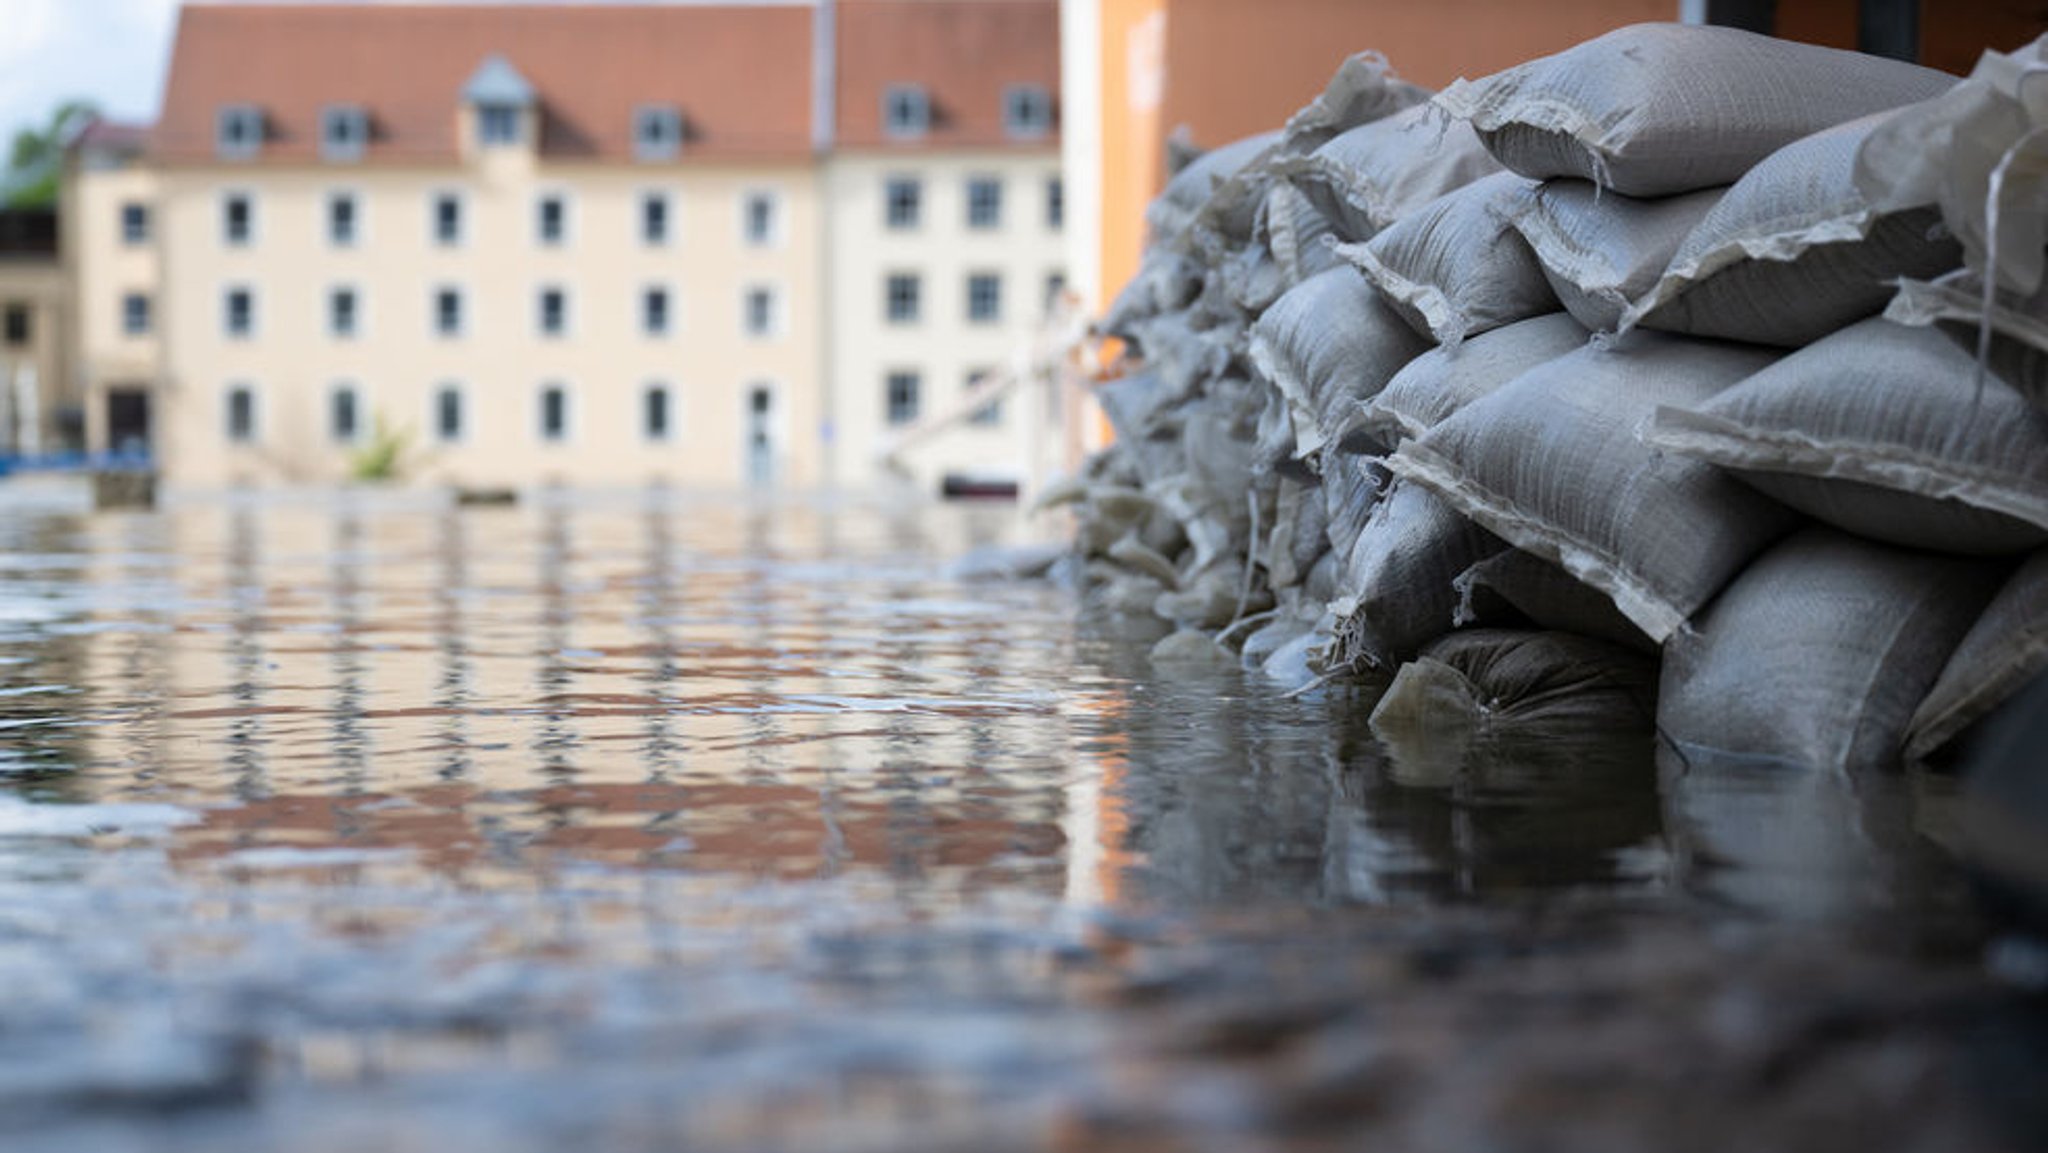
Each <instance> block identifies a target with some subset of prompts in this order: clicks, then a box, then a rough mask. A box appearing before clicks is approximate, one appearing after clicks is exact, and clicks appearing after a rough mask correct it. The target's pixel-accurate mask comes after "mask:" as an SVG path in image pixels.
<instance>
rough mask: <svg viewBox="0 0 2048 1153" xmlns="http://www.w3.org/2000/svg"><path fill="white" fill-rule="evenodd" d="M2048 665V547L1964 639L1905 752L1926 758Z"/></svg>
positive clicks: (1924, 704) (1916, 718)
mask: <svg viewBox="0 0 2048 1153" xmlns="http://www.w3.org/2000/svg"><path fill="white" fill-rule="evenodd" d="M2044 671H2048V552H2037V553H2035V554H2034V555H2033V556H2032V557H2030V558H2028V559H2027V561H2026V563H2024V564H2022V565H2021V566H2020V567H2019V570H2018V571H2017V572H2015V573H2013V575H2012V576H2011V577H2009V578H2007V579H2006V582H2005V585H2004V587H2002V588H2000V589H1999V590H1998V595H1997V596H1995V597H1993V598H1992V601H1991V605H1990V607H1989V608H1987V609H1985V610H1984V615H1983V616H1982V617H1979V618H1978V619H1977V623H1976V624H1975V625H1974V626H1972V627H1971V629H1970V632H1969V635H1967V636H1965V637H1964V638H1963V643H1962V644H1961V645H1959V646H1957V648H1956V651H1955V655H1953V656H1951V657H1950V658H1949V660H1948V664H1947V665H1946V666H1944V667H1943V668H1942V670H1941V676H1940V677H1939V678H1938V679H1937V680H1936V681H1935V682H1934V688H1933V689H1932V690H1931V691H1929V692H1928V694H1927V699H1925V700H1923V701H1921V702H1920V707H1919V708H1918V709H1917V710H1915V711H1914V713H1913V721H1912V723H1911V724H1910V725H1909V726H1908V727H1907V736H1906V756H1907V758H1908V759H1910V760H1914V761H1924V760H1928V759H1930V758H1932V757H1934V756H1935V755H1936V754H1938V753H1940V752H1942V751H1943V750H1944V749H1945V748H1946V747H1947V746H1949V744H1950V743H1951V742H1953V741H1954V740H1955V739H1956V738H1957V737H1959V736H1961V735H1962V734H1963V733H1965V732H1967V731H1969V729H1970V728H1971V727H1972V726H1974V725H1975V724H1977V722H1979V721H1981V720H1983V719H1984V718H1985V717H1987V716H1989V715H1990V714H1991V713H1992V711H1993V710H1995V709H1997V708H1998V707H1999V706H2000V705H2002V704H2004V703H2005V702H2006V701H2007V700H2009V699H2011V698H2012V697H2013V696H2014V695H2015V694H2017V693H2018V692H2019V691H2020V690H2021V689H2022V688H2024V687H2025V686H2026V685H2027V683H2028V682H2029V681H2032V680H2033V679H2034V678H2035V677H2037V676H2040V675H2041V674H2042V673H2043V672H2044Z"/></svg>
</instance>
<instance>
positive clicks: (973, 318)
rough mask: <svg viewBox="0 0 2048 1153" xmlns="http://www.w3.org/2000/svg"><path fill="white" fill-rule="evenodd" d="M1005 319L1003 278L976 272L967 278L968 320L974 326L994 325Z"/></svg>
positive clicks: (988, 273) (994, 274) (991, 273)
mask: <svg viewBox="0 0 2048 1153" xmlns="http://www.w3.org/2000/svg"><path fill="white" fill-rule="evenodd" d="M1002 318H1003V278H1002V277H1001V276H999V275H997V274H996V273H993V272H976V273H973V274H971V275H969V276H968V278H967V319H968V321H969V323H972V324H994V323H996V322H997V321H999V320H1001V319H1002Z"/></svg>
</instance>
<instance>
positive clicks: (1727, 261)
mask: <svg viewBox="0 0 2048 1153" xmlns="http://www.w3.org/2000/svg"><path fill="white" fill-rule="evenodd" d="M1891 115H1892V114H1891V113H1879V114H1877V115H1875V116H1867V117H1863V118H1861V119H1859V120H1854V121H1851V122H1849V123H1847V124H1843V125H1839V126H1837V127H1834V128H1829V129H1826V130H1823V131H1821V132H1817V133H1815V134H1814V135H1812V136H1808V137H1806V138H1805V139H1803V140H1798V141H1795V142H1793V143H1791V144H1788V145H1786V146H1785V147H1783V148H1781V149H1779V150H1778V151H1776V152H1774V153H1772V154H1771V155H1770V156H1769V157H1767V158H1765V159H1764V160H1763V161H1762V162H1761V163H1759V164H1758V165H1757V166H1756V167H1755V168H1754V169H1751V170H1750V172H1749V174H1748V175H1746V176H1744V177H1743V178H1742V179H1741V180H1740V181H1737V182H1736V184H1735V186H1734V187H1733V188H1730V189H1729V190H1728V192H1727V194H1726V195H1724V196H1722V197H1721V199H1720V200H1719V202H1718V203H1716V204H1715V205H1714V207H1713V211H1712V212H1709V213H1708V214H1707V215H1706V218H1705V219H1704V220H1702V221H1700V223H1699V226H1698V227H1697V228H1695V229H1693V231H1692V234H1691V235H1689V236H1687V237H1686V238H1685V243H1684V244H1683V245H1681V246H1680V247H1679V249H1678V251H1677V253H1676V254H1675V255H1673V257H1672V259H1671V264H1670V267H1669V268H1667V269H1665V270H1664V273H1663V275H1662V276H1660V277H1658V278H1657V280H1656V284H1655V286H1654V287H1653V288H1651V289H1650V290H1649V291H1648V292H1645V293H1642V294H1641V295H1640V296H1639V297H1638V298H1637V299H1636V300H1635V301H1634V302H1633V303H1632V304H1630V305H1629V307H1628V309H1627V311H1626V312H1625V313H1623V315H1622V317H1621V326H1622V327H1623V328H1624V329H1626V328H1629V327H1633V326H1635V325H1642V326H1643V327H1645V328H1658V329H1663V330H1665V331H1667V332H1686V333H1691V334H1693V335H1696V336H1717V337H1722V338H1724V339H1728V340H1749V341H1756V342H1758V343H1762V344H1778V345H1784V346H1787V347H1792V348H1797V347H1800V346H1802V345H1805V344H1810V343H1812V342H1813V341H1816V340H1819V339H1820V338H1821V337H1823V336H1826V335H1827V334H1828V333H1830V332H1833V331H1835V330H1836V329H1839V328H1841V327H1842V326H1844V325H1846V324H1849V323H1852V322H1854V321H1856V320H1860V319H1862V318H1863V317H1866V316H1871V315H1874V314H1875V313H1877V312H1878V311H1880V310H1881V309H1883V307H1884V304H1885V301H1886V300H1887V299H1888V298H1889V297H1890V296H1891V292H1892V290H1891V283H1892V281H1894V280H1896V279H1898V278H1899V277H1902V276H1906V277H1927V276H1936V275H1939V274H1941V273H1944V272H1947V271H1948V270H1950V269H1952V268H1955V267H1956V266H1957V265H1958V264H1960V263H1961V261H1962V257H1963V252H1962V247H1961V246H1960V245H1958V244H1957V243H1956V242H1955V240H1954V239H1953V238H1951V237H1950V236H1949V235H1948V234H1947V233H1946V232H1945V231H1943V229H1942V228H1941V217H1940V214H1939V213H1938V212H1937V211H1936V210H1935V209H1934V208H1933V207H1932V206H1931V205H1915V206H1909V207H1905V208H1900V209H1897V210H1894V211H1885V212H1881V211H1879V210H1878V209H1877V208H1876V207H1874V206H1872V205H1871V203H1870V202H1869V201H1868V200H1866V199H1865V198H1864V195H1863V193H1862V192H1861V191H1860V190H1859V189H1858V188H1857V186H1856V157H1857V154H1858V152H1859V150H1860V149H1861V148H1862V146H1863V143H1864V141H1865V140H1866V139H1868V138H1869V136H1870V135H1871V133H1872V132H1874V131H1876V130H1877V129H1879V128H1880V127H1881V126H1882V125H1883V123H1884V122H1885V120H1886V119H1887V118H1888V117H1889V116H1891Z"/></svg>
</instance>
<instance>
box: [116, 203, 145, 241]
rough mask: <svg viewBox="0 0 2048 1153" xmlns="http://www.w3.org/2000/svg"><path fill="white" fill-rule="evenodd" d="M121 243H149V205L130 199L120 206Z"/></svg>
mask: <svg viewBox="0 0 2048 1153" xmlns="http://www.w3.org/2000/svg"><path fill="white" fill-rule="evenodd" d="M121 243H123V244H147V243H149V206H148V205H146V204H138V203H136V202H135V201H133V200H131V201H129V202H128V203H126V204H123V205H122V206H121Z"/></svg>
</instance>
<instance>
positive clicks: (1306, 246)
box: [1256, 180, 1346, 288]
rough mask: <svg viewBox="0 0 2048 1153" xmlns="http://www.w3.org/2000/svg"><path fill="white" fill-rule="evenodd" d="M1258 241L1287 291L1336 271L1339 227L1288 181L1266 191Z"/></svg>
mask: <svg viewBox="0 0 2048 1153" xmlns="http://www.w3.org/2000/svg"><path fill="white" fill-rule="evenodd" d="M1256 235H1257V238H1258V241H1259V242H1261V243H1263V244H1264V245H1265V246H1266V251H1268V252H1269V253H1271V254H1272V256H1273V263H1274V264H1276V265H1278V266H1279V267H1280V275H1281V278H1282V279H1283V280H1285V281H1286V283H1287V285H1288V287H1290V288H1291V287H1293V286H1294V285H1297V284H1300V283H1301V282H1302V281H1304V280H1307V279H1308V278H1309V277H1311V276H1314V275H1316V274H1317V273H1319V272H1325V271H1328V270H1329V269H1332V268H1335V267H1337V266H1338V265H1339V264H1342V263H1343V261H1342V260H1340V259H1339V258H1338V256H1337V250H1336V247H1335V243H1336V242H1335V241H1334V240H1325V239H1324V238H1325V237H1335V238H1336V240H1343V239H1346V237H1343V236H1340V235H1338V233H1337V231H1336V226H1335V225H1333V224H1332V223H1331V221H1330V218H1329V215H1328V214H1327V213H1325V212H1324V211H1323V210H1322V209H1321V208H1319V207H1317V206H1316V203H1315V202H1314V201H1313V200H1311V199H1309V197H1308V194H1307V193H1305V192H1303V191H1302V190H1301V189H1300V188H1297V187H1295V186H1294V185H1293V184H1292V183H1289V182H1288V181H1284V180H1282V181H1278V182H1276V183H1275V184H1274V185H1273V187H1272V188H1270V189H1268V190H1267V191H1266V203H1265V206H1264V207H1263V208H1261V209H1260V210H1259V223H1258V228H1257V231H1256Z"/></svg>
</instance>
